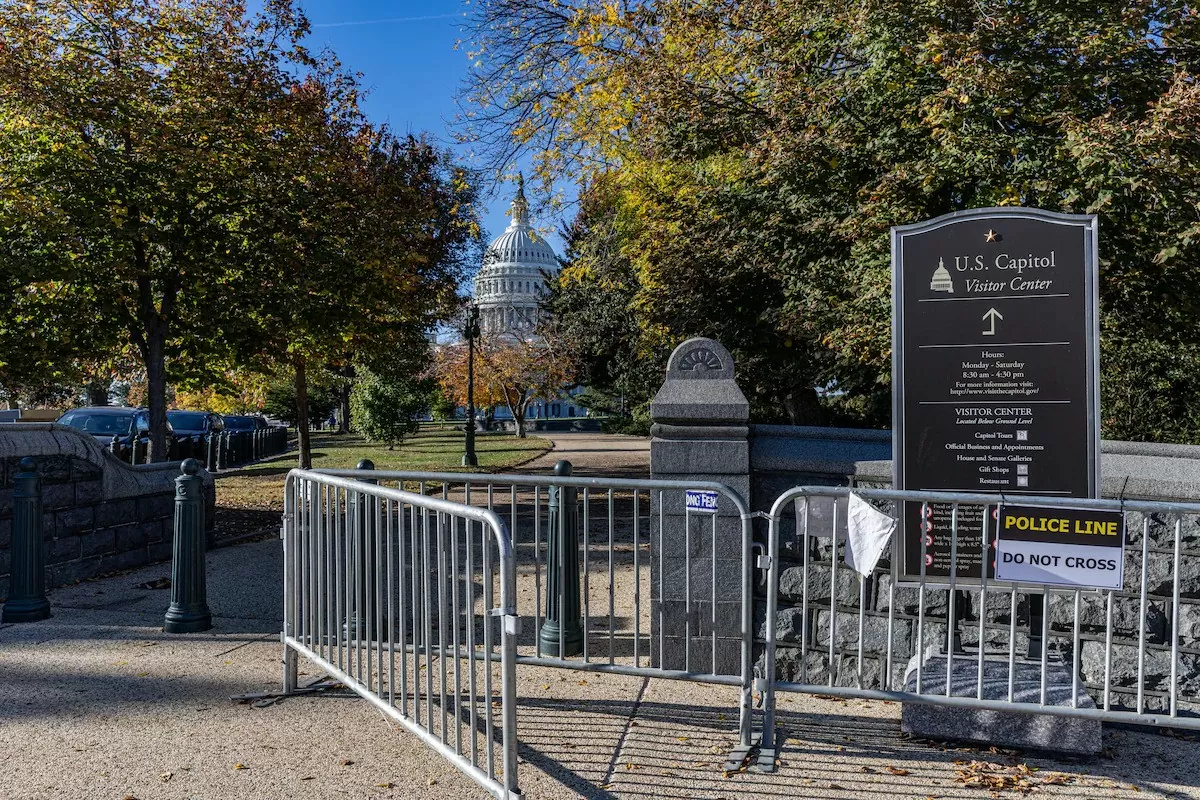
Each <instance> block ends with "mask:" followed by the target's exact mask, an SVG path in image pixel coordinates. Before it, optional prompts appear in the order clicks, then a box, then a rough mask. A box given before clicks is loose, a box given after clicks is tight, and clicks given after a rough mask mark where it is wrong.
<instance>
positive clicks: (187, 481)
mask: <svg viewBox="0 0 1200 800" xmlns="http://www.w3.org/2000/svg"><path fill="white" fill-rule="evenodd" d="M181 467H182V469H183V474H182V475H180V476H179V477H178V478H176V479H175V546H174V556H173V558H172V561H171V605H170V606H168V607H167V616H166V619H165V621H164V623H163V630H164V631H166V632H167V633H195V632H196V631H206V630H208V629H209V628H211V627H212V613H211V612H210V611H209V610H208V589H207V581H206V578H205V574H204V568H205V560H204V480H203V479H202V478H201V477H200V476H199V475H197V474H196V473H197V472H199V471H200V462H199V461H197V460H196V459H194V458H189V459H187V460H186V461H184V462H183V464H182V465H181Z"/></svg>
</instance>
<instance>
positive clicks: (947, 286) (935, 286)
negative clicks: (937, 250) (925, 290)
mask: <svg viewBox="0 0 1200 800" xmlns="http://www.w3.org/2000/svg"><path fill="white" fill-rule="evenodd" d="M929 289H930V291H933V292H946V293H948V294H954V281H952V280H951V279H950V272H949V270H947V269H946V262H945V261H943V260H942V259H940V258H939V259H938V268H937V269H935V270H934V271H933V280H931V281H930V282H929Z"/></svg>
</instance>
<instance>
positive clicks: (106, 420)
mask: <svg viewBox="0 0 1200 800" xmlns="http://www.w3.org/2000/svg"><path fill="white" fill-rule="evenodd" d="M58 423H59V424H60V425H70V426H71V427H72V428H75V429H77V430H81V431H83V432H84V433H90V434H91V435H92V436H94V437H96V440H97V441H99V442H100V443H101V444H103V445H104V446H105V447H109V446H111V444H112V442H113V440H114V439H115V440H116V443H117V446H116V448H115V449H114V450H113V453H114V454H115V455H116V456H117V458H119V459H121V460H122V461H131V460H134V459H132V458H131V453H130V448H131V447H134V446H135V445H136V447H137V459H136V460H137V461H139V462H140V461H142V460H143V459H144V458H145V453H146V448H147V447H148V445H149V442H150V412H149V411H148V410H147V409H144V408H125V407H122V406H91V407H89V408H76V409H72V410H71V411H68V412H67V413H65V414H63V415H62V416H61V417H59V418H58ZM174 433H175V432H174V431H173V430H172V428H171V423H170V422H167V440H168V442H172V441H173V440H174Z"/></svg>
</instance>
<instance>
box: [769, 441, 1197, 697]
mask: <svg viewBox="0 0 1200 800" xmlns="http://www.w3.org/2000/svg"><path fill="white" fill-rule="evenodd" d="M750 445H751V447H750V466H751V470H752V487H751V495H752V498H753V507H754V508H756V509H764V510H765V509H769V508H770V505H771V503H772V502H773V501H774V499H775V498H777V497H778V496H779V495H780V494H781V493H782V492H783V491H785V490H786V489H787V488H788V487H791V486H797V485H802V484H809V485H840V486H846V485H852V486H863V487H886V486H889V485H890V483H891V461H890V456H891V433H890V431H865V430H864V431H856V430H845V429H821V428H788V427H783V426H756V427H754V428H753V429H752V434H751V439H750ZM1101 450H1102V461H1101V472H1102V476H1103V484H1102V486H1103V494H1104V496H1105V497H1125V498H1127V499H1147V500H1189V501H1194V500H1200V447H1193V446H1185V445H1155V444H1147V443H1141V442H1109V441H1106V442H1103V443H1102V446H1101ZM885 510H888V511H891V510H892V509H890V508H887V509H885ZM844 511H845V509H844V503H843V504H842V507H841V508H840V509H839V513H838V514H837V520H838V529H839V534H838V535H839V537H840V538H839V545H840V543H841V542H844V537H845V532H846V531H845V518H846V517H845V513H844ZM833 519H834V509H833V507H832V503H831V501H829V500H825V501H821V502H818V503H815V504H814V505H813V506H812V507H811V509H810V511H809V533H810V539H809V543H808V548H807V552H806V551H805V550H804V547H803V545H802V540H801V538H800V536H799V533H798V528H797V521H796V507H795V505H790V506H789V508H788V509H787V510H786V519H785V522H784V525H783V528H782V531H783V534H784V535H783V539H782V547H781V552H780V557H781V564H780V567H781V570H782V571H781V575H780V597H779V611H778V616H777V630H778V640H779V641H780V642H781V644H780V646H779V651H778V657H777V659H776V666H777V673H778V676H779V677H780V678H781V679H786V680H801V679H802V673H803V664H802V661H801V653H800V641H801V637H802V634H803V632H804V631H805V630H807V636H808V639H807V641H808V644H809V647H808V651H807V654H806V655H805V659H806V661H807V665H808V676H807V681H808V682H810V683H825V682H826V681H827V680H828V678H829V675H830V671H831V669H832V672H833V677H834V681H835V683H837V684H840V685H857V682H858V663H859V662H858V657H859V629H858V609H859V607H860V600H865V606H866V608H867V616H866V622H865V625H864V628H863V654H864V661H863V681H864V684H865V685H867V686H872V687H877V686H879V685H880V683H881V682H882V675H883V672H884V671H885V669H886V663H887V662H886V657H887V644H888V634H887V630H888V614H889V610H891V613H892V619H893V626H892V642H891V644H892V686H898V685H899V684H900V681H901V679H902V675H903V671H904V668H905V666H906V665H907V663H908V660H909V658H910V657H911V656H912V655H913V654H914V653H915V652H916V651H917V649H918V642H917V624H916V620H917V605H918V595H917V591H916V590H915V589H911V588H901V587H897V588H895V591H894V593H893V592H892V587H891V576H890V574H889V572H890V563H889V562H888V560H887V559H886V558H885V559H884V560H883V561H882V562H881V563H880V565H879V567H878V568H877V569H876V571H875V574H874V575H872V576H871V577H869V578H868V579H866V580H865V581H863V582H861V583H860V581H859V579H858V576H857V575H856V574H854V573H853V572H852V571H851V570H850V569H848V568H846V567H845V566H844V562H842V560H841V559H842V555H843V553H842V549H843V548H842V547H841V546H839V548H838V552H837V553H836V554H835V553H834V552H833V551H832V548H831V538H830V535H831V529H832V522H833ZM1143 524H1145V531H1146V532H1147V534H1148V536H1147V538H1148V541H1147V542H1146V544H1147V549H1146V552H1147V558H1146V585H1147V603H1146V614H1145V620H1146V624H1145V641H1146V661H1145V668H1144V669H1145V672H1144V677H1145V680H1144V685H1145V703H1146V709H1147V710H1148V711H1151V712H1158V711H1164V710H1166V704H1167V699H1166V690H1167V688H1168V687H1169V682H1170V676H1171V636H1172V630H1171V628H1172V625H1171V623H1172V611H1173V610H1172V592H1173V588H1174V586H1173V582H1172V579H1171V573H1172V569H1173V561H1174V533H1175V528H1174V523H1173V521H1170V520H1166V519H1164V518H1162V517H1161V516H1160V515H1148V516H1147V517H1145V518H1144V517H1143V515H1140V514H1135V513H1130V514H1129V515H1128V527H1129V539H1128V541H1127V548H1126V562H1125V573H1126V574H1125V586H1126V589H1125V591H1123V592H1120V593H1117V594H1116V596H1115V598H1114V603H1113V628H1114V639H1113V647H1112V660H1111V670H1112V687H1113V694H1112V696H1111V700H1112V703H1113V705H1114V706H1121V707H1126V708H1132V707H1134V706H1135V705H1136V687H1137V684H1138V658H1137V644H1138V641H1139V637H1140V636H1141V620H1142V618H1143V615H1142V613H1141V596H1140V590H1141V585H1142V560H1143V559H1142V552H1143V538H1142V532H1143ZM1181 533H1182V537H1181V550H1180V562H1179V588H1180V606H1179V619H1178V629H1177V630H1176V631H1175V632H1174V633H1175V635H1176V636H1178V637H1179V643H1180V658H1179V663H1178V665H1177V670H1178V682H1179V687H1180V695H1181V697H1187V698H1189V699H1190V700H1191V702H1188V703H1184V704H1183V705H1182V707H1183V708H1185V710H1190V711H1200V705H1198V704H1197V702H1196V701H1197V699H1198V698H1200V520H1198V519H1197V518H1195V517H1185V518H1184V519H1183V522H1182V530H1181ZM759 535H761V536H763V537H764V540H765V526H762V529H761V530H760V531H759ZM835 555H836V562H837V563H836V569H835V564H834V561H835ZM805 561H807V562H808V587H809V604H808V614H807V615H805V614H803V613H802V611H801V601H802V597H801V586H802V585H803V578H804V563H805ZM835 573H836V574H835ZM947 595H948V593H947V592H946V591H944V590H929V591H927V592H926V598H925V599H926V612H925V625H924V637H925V638H924V641H923V645H924V647H925V648H929V647H930V646H932V645H937V644H940V645H941V646H942V647H944V646H945V642H946V633H947V631H946V620H947V610H948V597H947ZM970 598H971V602H970V609H969V612H968V618H967V621H966V622H965V623H963V624H961V625H960V626H959V630H960V633H961V636H962V642H963V644H964V645H965V646H966V647H967V648H974V647H975V646H976V645H977V643H978V641H979V606H980V605H981V601H980V593H979V592H978V591H975V592H971V593H970ZM831 600H832V601H833V603H834V604H835V605H836V607H837V608H838V623H837V631H836V636H835V641H834V645H835V647H834V655H833V659H832V660H831V659H830V657H829V627H830V626H829V615H830V613H831ZM1074 602H1075V595H1074V592H1056V593H1052V595H1051V597H1050V601H1049V604H1048V610H1047V614H1048V616H1049V619H1050V626H1051V631H1050V640H1049V645H1048V649H1049V652H1050V654H1051V656H1052V657H1059V656H1061V657H1063V658H1064V659H1065V660H1066V661H1068V662H1070V661H1071V660H1072V658H1073V648H1074V641H1073V626H1072V619H1073V612H1074ZM762 605H763V604H762V603H756V607H757V608H758V609H759V614H758V618H757V630H758V635H759V637H760V639H761V637H762V636H763V634H764V632H765V627H764V626H765V616H764V615H763V613H762V611H761V608H762ZM986 606H987V609H986V613H985V614H984V623H985V624H984V637H985V641H986V644H987V648H988V652H989V653H991V652H992V651H993V650H995V651H997V652H998V653H1004V654H1006V653H1007V650H1008V645H1009V636H1010V620H1011V596H1010V594H1009V593H1008V592H1003V593H1000V592H995V591H992V592H989V593H988V597H987V600H986ZM1080 609H1081V625H1080V650H1081V658H1080V661H1081V666H1082V679H1083V681H1084V682H1085V684H1086V685H1087V686H1088V688H1089V689H1090V690H1091V692H1092V695H1093V697H1094V698H1095V699H1096V700H1097V702H1098V703H1100V702H1102V701H1103V698H1102V696H1101V693H1100V691H1099V687H1100V686H1101V685H1102V683H1103V680H1104V672H1105V655H1106V652H1107V646H1106V639H1105V623H1106V617H1107V595H1105V594H1100V593H1096V592H1081V593H1080ZM1027 626H1028V596H1027V595H1025V594H1018V607H1017V635H1016V643H1017V653H1018V655H1021V654H1023V653H1024V652H1025V648H1026V645H1027V643H1028V627H1027ZM972 655H974V653H972Z"/></svg>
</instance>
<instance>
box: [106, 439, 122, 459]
mask: <svg viewBox="0 0 1200 800" xmlns="http://www.w3.org/2000/svg"><path fill="white" fill-rule="evenodd" d="M108 452H110V453H112V454H113V458H117V459H119V458H120V457H121V439H120V437H118V436H114V437H113V438H112V441H111V442H109V443H108Z"/></svg>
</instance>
